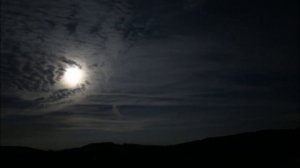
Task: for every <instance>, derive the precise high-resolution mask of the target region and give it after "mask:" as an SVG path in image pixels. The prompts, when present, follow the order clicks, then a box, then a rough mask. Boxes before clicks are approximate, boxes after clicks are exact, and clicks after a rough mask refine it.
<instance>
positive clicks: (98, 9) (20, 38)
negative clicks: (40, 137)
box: [1, 0, 130, 113]
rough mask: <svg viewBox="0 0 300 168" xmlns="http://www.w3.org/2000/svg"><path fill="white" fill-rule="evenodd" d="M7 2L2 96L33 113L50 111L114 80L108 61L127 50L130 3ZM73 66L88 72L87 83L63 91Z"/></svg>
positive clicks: (24, 0) (2, 50)
mask: <svg viewBox="0 0 300 168" xmlns="http://www.w3.org/2000/svg"><path fill="white" fill-rule="evenodd" d="M2 4H3V5H2V9H3V10H1V16H3V23H4V24H1V30H3V31H1V38H2V40H3V43H2V46H1V78H2V80H1V95H2V96H7V97H11V98H12V99H14V98H15V99H16V100H17V102H19V103H21V104H27V103H28V104H30V105H27V106H26V107H25V106H23V107H24V109H25V111H27V112H28V113H29V112H30V111H38V109H40V110H41V111H44V110H45V109H48V110H49V111H50V112H51V111H53V110H55V109H56V108H54V107H58V106H62V107H63V106H64V105H68V104H72V102H74V101H76V100H77V99H78V97H80V95H81V96H83V95H84V94H86V93H88V90H89V89H92V88H94V89H97V88H99V87H100V86H101V83H99V80H101V82H102V83H104V82H105V78H107V77H109V74H108V73H109V71H110V70H109V66H110V64H111V63H110V62H109V60H111V59H114V58H113V57H115V55H116V54H118V51H119V50H122V49H124V46H123V42H122V40H123V39H122V38H123V37H124V36H123V34H124V32H125V30H126V28H127V26H128V24H127V23H128V21H129V19H130V11H129V10H128V5H127V4H126V3H125V2H114V3H111V2H109V1H105V0H104V1H101V3H98V2H97V1H86V2H82V1H62V0H59V1H57V2H52V1H51V2H47V1H28V0H17V1H14V2H11V1H3V3H2ZM124 44H125V43H124ZM125 48H126V47H125ZM107 55H109V56H107ZM95 62H96V64H95ZM71 65H76V66H78V67H80V68H83V69H84V70H85V71H86V74H87V79H86V80H85V81H84V83H82V85H80V86H79V87H78V88H75V89H68V88H62V87H61V86H60V79H61V78H62V76H63V74H64V72H65V69H66V67H68V66H71ZM95 74H97V75H95ZM9 101H10V100H9ZM17 102H15V103H17ZM25 102H26V103H25ZM4 103H5V105H4V106H5V108H6V109H7V108H9V109H10V111H16V110H13V108H14V107H15V105H14V103H12V101H10V102H8V101H6V100H5V101H4ZM8 106H10V107H8ZM19 110H21V109H19ZM21 111H22V110H21ZM46 111H47V110H46Z"/></svg>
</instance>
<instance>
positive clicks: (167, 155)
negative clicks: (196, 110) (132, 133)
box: [0, 128, 300, 167]
mask: <svg viewBox="0 0 300 168" xmlns="http://www.w3.org/2000/svg"><path fill="white" fill-rule="evenodd" d="M299 142H300V129H299V128H298V129H289V130H287V129H286V130H265V131H258V132H250V133H242V134H236V135H229V136H223V137H214V138H207V139H204V140H199V141H193V142H188V143H183V144H177V145H169V146H150V145H136V144H122V145H121V144H114V143H109V142H108V143H93V144H88V145H86V146H83V147H79V148H72V149H65V150H59V151H44V150H38V149H33V148H27V147H17V146H1V148H0V149H1V162H2V163H5V162H6V163H37V162H43V164H45V163H55V162H56V163H58V162H59V163H72V164H74V163H84V164H86V163H93V164H98V165H105V164H108V165H125V164H138V163H140V164H146V165H152V164H153V165H155V164H157V163H164V164H167V165H179V164H180V165H191V164H193V165H195V164H196V165H199V166H201V165H240V166H241V167H248V166H255V165H259V166H263V165H264V166H276V167H278V166H282V167H297V166H299V165H300V145H299ZM141 167H143V166H141Z"/></svg>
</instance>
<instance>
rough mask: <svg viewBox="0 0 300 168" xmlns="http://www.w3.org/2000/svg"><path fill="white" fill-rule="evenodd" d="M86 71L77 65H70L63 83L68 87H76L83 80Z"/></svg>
mask: <svg viewBox="0 0 300 168" xmlns="http://www.w3.org/2000/svg"><path fill="white" fill-rule="evenodd" d="M83 78H84V73H83V71H82V69H80V68H79V67H77V66H73V67H68V68H66V70H65V73H64V75H63V78H62V82H63V84H64V85H65V86H66V87H68V88H75V87H76V86H78V85H79V84H81V83H82V82H83Z"/></svg>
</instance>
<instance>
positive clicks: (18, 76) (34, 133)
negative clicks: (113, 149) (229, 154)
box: [1, 0, 300, 149]
mask: <svg viewBox="0 0 300 168" xmlns="http://www.w3.org/2000/svg"><path fill="white" fill-rule="evenodd" d="M299 63H300V58H299V1H298V0H289V1H285V0H280V1H276V0H272V1H271V0H270V1H268V0H265V1H264V0H243V1H241V0H209V1H208V0H149V1H144V0H85V1H84V0H51V1H50V0H1V145H21V146H30V147H36V148H41V149H61V148H69V147H78V146H82V145H85V144H88V143H92V142H115V143H138V144H154V145H168V144H177V143H182V142H188V141H193V140H199V139H203V138H207V137H213V136H221V135H228V134H235V133H241V132H248V131H257V130H263V129H281V128H295V127H299V126H300V124H299V123H300V105H299V101H300V86H299V84H300V70H299ZM68 67H75V68H77V69H79V70H80V72H81V73H82V78H81V80H80V81H79V82H78V83H76V86H70V85H68V84H66V83H64V80H65V79H64V75H65V74H66V72H67V71H68Z"/></svg>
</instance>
